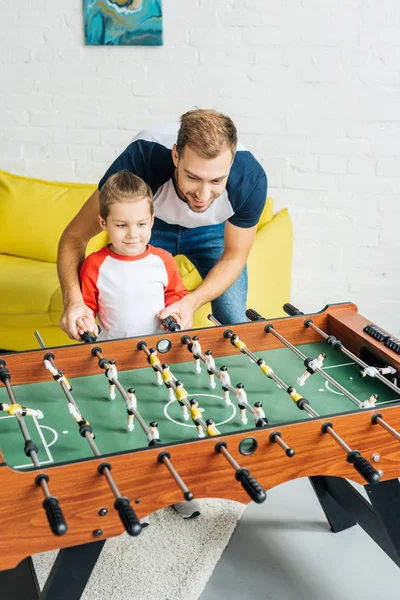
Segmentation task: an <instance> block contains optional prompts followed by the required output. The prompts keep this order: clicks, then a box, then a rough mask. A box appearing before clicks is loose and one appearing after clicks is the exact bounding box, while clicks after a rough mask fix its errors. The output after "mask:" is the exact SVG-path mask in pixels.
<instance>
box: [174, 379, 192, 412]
mask: <svg viewBox="0 0 400 600" xmlns="http://www.w3.org/2000/svg"><path fill="white" fill-rule="evenodd" d="M175 388H176V389H175V396H176V399H177V400H178V402H179V405H180V407H181V408H182V415H183V418H184V419H185V421H189V411H188V409H187V406H186V402H188V393H187V391H186V390H185V388H184V387H183V381H181V380H180V379H177V380H176V381H175ZM185 401H186V402H185Z"/></svg>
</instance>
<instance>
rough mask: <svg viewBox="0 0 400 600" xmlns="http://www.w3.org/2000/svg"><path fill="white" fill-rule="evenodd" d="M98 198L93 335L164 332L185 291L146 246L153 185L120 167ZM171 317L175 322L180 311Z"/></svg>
mask: <svg viewBox="0 0 400 600" xmlns="http://www.w3.org/2000/svg"><path fill="white" fill-rule="evenodd" d="M99 202H100V215H99V216H98V220H99V223H100V226H101V228H102V229H103V230H104V231H106V232H107V233H108V236H109V239H110V244H109V245H108V246H106V247H105V248H102V249H101V250H99V251H98V252H94V253H93V254H90V255H89V256H88V257H87V258H86V259H85V261H84V262H83V265H82V269H81V272H80V278H81V288H82V295H83V298H84V302H85V304H86V305H87V306H89V307H90V308H91V309H92V311H93V313H94V316H97V317H98V320H99V324H100V325H101V333H100V335H99V336H98V338H97V339H98V340H108V339H115V338H124V337H132V336H137V335H145V334H154V333H159V332H162V329H161V327H160V325H161V321H160V318H159V317H158V314H159V313H160V312H161V311H162V310H163V309H164V308H165V307H166V306H169V305H170V304H172V303H174V302H176V301H177V300H180V299H181V298H183V297H184V296H186V294H187V293H188V292H187V290H186V288H185V286H184V285H183V282H182V278H181V276H180V273H179V270H178V267H177V266H176V263H175V261H174V258H173V256H172V254H170V253H169V252H166V251H165V250H162V249H161V248H155V247H153V246H151V245H149V240H150V236H151V228H152V225H153V222H154V206H153V194H152V192H151V189H150V188H149V186H148V185H147V184H146V183H145V182H144V181H143V180H142V179H140V178H139V177H137V176H136V175H134V174H133V173H130V172H128V171H120V172H119V173H115V174H114V175H112V176H111V177H110V178H109V179H108V180H107V182H106V183H105V184H104V186H103V187H102V188H101V191H100V194H99ZM174 317H175V318H176V320H177V321H178V322H179V315H178V314H174ZM76 325H77V329H78V331H79V333H81V334H82V333H84V332H85V331H86V329H87V328H86V325H85V322H84V321H83V319H82V318H79V319H77V321H76ZM175 508H176V510H177V511H178V513H179V514H181V515H182V516H183V517H186V518H191V517H197V516H199V515H200V511H199V506H198V503H197V502H196V501H191V502H190V503H189V502H180V503H178V504H175ZM144 521H145V520H144Z"/></svg>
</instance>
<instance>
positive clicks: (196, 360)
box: [188, 335, 201, 373]
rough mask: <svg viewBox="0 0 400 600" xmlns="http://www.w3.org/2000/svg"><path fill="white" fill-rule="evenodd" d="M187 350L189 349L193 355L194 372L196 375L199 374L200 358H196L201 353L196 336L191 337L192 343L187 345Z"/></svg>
mask: <svg viewBox="0 0 400 600" xmlns="http://www.w3.org/2000/svg"><path fill="white" fill-rule="evenodd" d="M188 348H189V350H190V352H192V353H193V358H194V370H195V371H196V373H201V362H200V358H199V356H198V355H199V354H200V353H201V346H200V342H199V336H198V335H194V336H193V337H192V341H191V342H190V344H189V345H188Z"/></svg>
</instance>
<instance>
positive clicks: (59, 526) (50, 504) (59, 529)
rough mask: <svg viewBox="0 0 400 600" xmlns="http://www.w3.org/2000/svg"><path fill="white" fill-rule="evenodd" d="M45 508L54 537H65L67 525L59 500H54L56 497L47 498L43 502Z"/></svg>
mask: <svg viewBox="0 0 400 600" xmlns="http://www.w3.org/2000/svg"><path fill="white" fill-rule="evenodd" d="M43 508H44V509H45V511H46V515H47V520H48V522H49V525H50V529H51V530H52V532H53V533H54V535H64V533H67V529H68V527H67V523H66V522H65V519H64V515H63V513H62V510H61V508H60V505H59V503H58V500H57V498H54V496H48V497H47V498H45V499H44V500H43Z"/></svg>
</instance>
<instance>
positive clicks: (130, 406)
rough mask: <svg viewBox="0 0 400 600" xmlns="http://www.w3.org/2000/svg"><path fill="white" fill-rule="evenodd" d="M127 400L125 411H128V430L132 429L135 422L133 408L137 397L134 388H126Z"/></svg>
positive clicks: (135, 407)
mask: <svg viewBox="0 0 400 600" xmlns="http://www.w3.org/2000/svg"><path fill="white" fill-rule="evenodd" d="M126 395H127V398H128V400H127V402H126V412H127V413H128V424H127V428H128V431H133V429H134V427H135V424H134V422H133V419H134V412H133V411H134V410H136V409H137V398H136V393H135V389H134V388H129V389H128V390H127V394H126Z"/></svg>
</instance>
